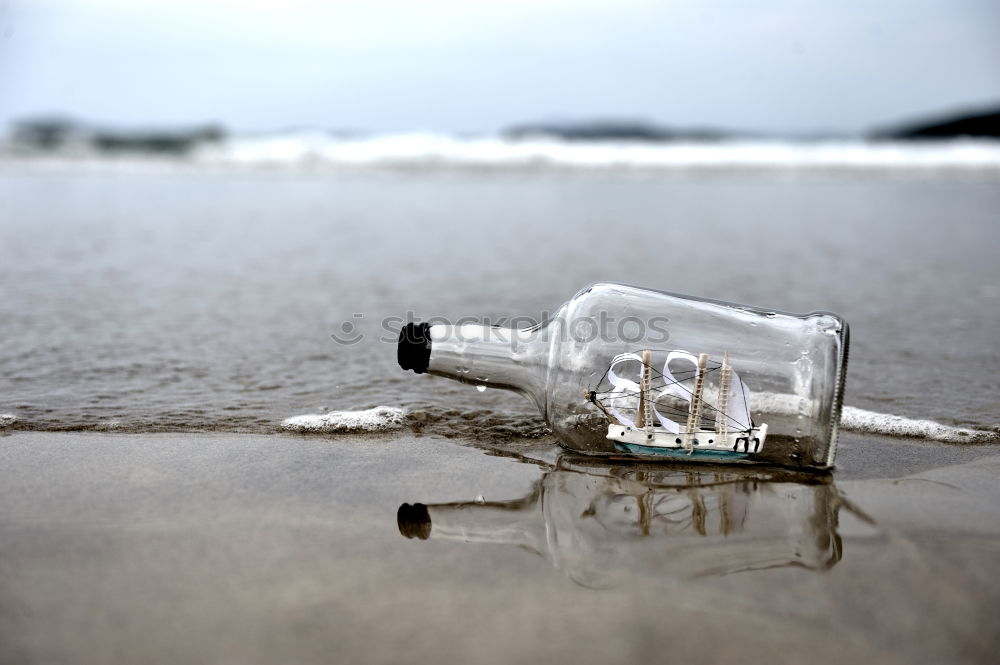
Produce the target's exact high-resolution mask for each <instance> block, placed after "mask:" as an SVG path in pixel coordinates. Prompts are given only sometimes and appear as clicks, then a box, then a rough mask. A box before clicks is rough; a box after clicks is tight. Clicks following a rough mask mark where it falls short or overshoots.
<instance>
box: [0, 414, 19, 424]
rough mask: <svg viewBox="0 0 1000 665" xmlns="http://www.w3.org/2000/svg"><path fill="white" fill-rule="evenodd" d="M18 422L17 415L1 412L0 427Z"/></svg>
mask: <svg viewBox="0 0 1000 665" xmlns="http://www.w3.org/2000/svg"><path fill="white" fill-rule="evenodd" d="M16 422H17V416H14V415H11V414H9V413H0V427H10V426H11V425H13V424H14V423H16Z"/></svg>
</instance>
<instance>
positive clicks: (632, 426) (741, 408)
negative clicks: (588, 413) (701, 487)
mask: <svg viewBox="0 0 1000 665" xmlns="http://www.w3.org/2000/svg"><path fill="white" fill-rule="evenodd" d="M629 363H632V364H634V363H639V364H640V371H639V377H638V378H639V381H638V383H636V382H635V381H632V380H630V379H627V378H625V377H624V376H621V375H619V374H617V373H616V372H615V369H616V368H618V367H619V366H621V365H625V364H629ZM671 363H674V364H675V367H676V365H677V364H678V363H684V364H688V365H690V366H691V369H689V370H686V371H683V372H680V371H678V372H676V375H675V374H673V373H671V370H670V365H671ZM605 382H606V383H607V384H610V386H611V387H610V389H608V390H600V388H601V387H603V386H604V385H605ZM586 398H587V399H588V400H589V401H590V402H592V403H593V404H594V405H595V406H597V408H598V409H600V410H601V412H602V413H604V415H605V416H606V417H607V419H608V434H607V436H608V438H609V439H611V440H612V441H614V442H615V447H616V448H618V449H619V450H620V451H622V452H629V453H633V454H641V455H686V456H692V457H723V458H727V457H728V458H737V459H738V458H745V457H747V456H748V455H751V454H754V453H759V452H760V451H761V450H762V449H763V447H764V439H765V438H766V437H767V425H765V424H761V425H759V426H758V425H756V424H754V422H753V419H752V418H751V417H750V408H749V394H748V391H747V388H746V385H744V383H743V381H742V380H741V379H740V377H739V376H738V375H737V374H736V372H735V371H734V370H733V368H732V367H731V366H730V365H729V354H728V352H727V353H724V354H723V356H722V361H721V362H715V361H712V360H711V359H710V358H709V356H708V354H705V353H702V354H699V355H698V356H695V355H694V354H692V353H688V352H687V351H679V350H675V351H670V352H668V353H667V357H666V360H665V361H664V363H663V371H662V373H661V372H657V371H656V370H655V369H654V368H653V364H652V352H651V351H649V350H645V351H643V352H642V354H641V355H639V354H637V353H623V354H621V355H618V356H615V358H614V359H613V360H612V361H611V365H610V366H609V367H608V371H607V372H606V373H605V377H604V378H603V379H602V381H601V385H599V386H598V390H590V391H587V392H586ZM684 403H686V404H684ZM678 421H683V422H678ZM706 421H708V422H707V423H706Z"/></svg>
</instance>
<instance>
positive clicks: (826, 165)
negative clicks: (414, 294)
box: [0, 108, 1000, 176]
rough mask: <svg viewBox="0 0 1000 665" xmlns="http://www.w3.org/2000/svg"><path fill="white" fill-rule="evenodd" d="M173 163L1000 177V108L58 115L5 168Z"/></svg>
mask: <svg viewBox="0 0 1000 665" xmlns="http://www.w3.org/2000/svg"><path fill="white" fill-rule="evenodd" d="M99 159H116V160H123V159H124V160H128V159H133V160H136V159H138V160H145V161H155V160H157V159H159V160H168V161H175V162H184V163H187V164H190V165H198V166H203V167H213V166H214V167H233V168H238V167H243V168H254V167H272V168H273V167H287V168H296V167H298V168H303V167H304V168H322V167H334V168H337V167H339V168H344V167H348V168H349V167H403V168H405V167H422V168H428V167H443V168H448V167H454V168H462V167H481V168H501V169H503V168H507V169H509V168H532V167H533V168H546V167H549V168H570V169H591V170H593V169H601V168H623V169H637V170H644V169H653V170H657V169H733V168H735V169H775V168H777V169H866V170H867V169H890V170H911V171H912V170H916V171H920V170H924V171H936V170H944V171H948V170H955V169H958V170H963V171H973V172H980V173H987V174H989V175H993V176H995V175H997V172H998V171H1000V109H998V108H982V109H979V110H977V111H971V112H962V113H954V114H950V115H940V116H937V117H936V118H933V119H928V118H924V119H923V120H910V121H906V122H900V123H896V124H894V125H882V126H879V127H878V128H875V129H872V130H871V131H869V132H866V133H863V134H859V135H850V134H843V135H833V134H828V135H813V136H781V135H778V134H763V133H753V132H741V131H736V130H726V129H714V128H700V129H679V128H671V127H667V126H663V125H658V124H654V123H649V122H641V121H630V120H592V121H577V122H539V123H530V124H519V125H512V126H510V127H507V128H505V129H503V130H501V131H499V132H496V133H493V134H480V135H474V134H447V133H432V132H410V133H365V132H337V131H323V130H317V129H302V130H289V131H277V132H270V133H264V132H258V133H252V134H251V133H233V132H231V131H228V130H226V129H225V128H224V127H223V126H221V125H213V124H207V125H194V126H190V127H166V126H163V127H145V128H143V127H126V126H115V125H110V124H100V123H89V122H84V121H80V120H75V119H71V118H69V117H61V116H57V115H52V116H39V117H35V118H28V119H22V120H19V121H16V122H14V123H12V125H11V126H10V128H9V130H8V132H7V133H6V135H5V136H4V137H3V138H2V139H0V160H4V161H10V160H15V161H18V162H23V161H25V160H27V161H30V162H34V163H36V164H37V163H39V162H41V163H45V162H48V163H53V162H56V163H59V162H64V163H73V162H77V163H79V162H87V161H91V162H92V161H94V160H99Z"/></svg>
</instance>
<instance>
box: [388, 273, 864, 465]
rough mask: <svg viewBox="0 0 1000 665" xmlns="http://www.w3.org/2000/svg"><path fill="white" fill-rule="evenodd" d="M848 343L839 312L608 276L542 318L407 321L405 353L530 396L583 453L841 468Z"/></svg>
mask: <svg viewBox="0 0 1000 665" xmlns="http://www.w3.org/2000/svg"><path fill="white" fill-rule="evenodd" d="M847 349H848V326H847V323H846V322H845V321H844V320H843V319H841V318H840V317H839V316H837V315H835V314H830V313H828V312H814V313H811V314H805V315H795V314H787V313H782V312H775V311H771V310H765V309H760V308H757V307H750V306H745V305H737V304H733V303H726V302H720V301H715V300H707V299H703V298H696V297H692V296H683V295H677V294H673V293H667V292H663V291H654V290H649V289H641V288H636V287H631V286H625V285H620V284H612V283H599V284H594V285H593V286H590V287H588V288H586V289H584V290H582V291H580V292H579V293H577V294H576V295H575V296H574V297H573V298H572V299H571V300H569V301H568V302H566V303H565V304H563V305H562V306H561V307H560V308H559V309H558V310H557V311H556V312H555V313H554V314H553V315H552V316H551V317H549V318H548V320H547V321H545V322H544V323H542V324H540V325H537V326H533V327H531V328H525V329H509V328H500V327H489V326H481V325H470V324H465V325H458V326H454V325H448V324H436V325H428V324H426V323H422V324H416V323H409V324H407V325H406V326H405V327H404V328H403V330H402V331H401V332H400V337H399V347H398V360H399V364H400V366H401V367H402V368H403V369H410V370H413V371H414V372H416V373H418V374H421V373H427V374H431V375H434V376H444V377H448V378H450V379H454V380H457V381H461V382H463V383H468V384H472V385H475V386H486V387H491V388H505V389H509V390H514V391H517V392H520V393H522V394H524V395H526V396H527V397H528V398H529V399H531V400H533V401H534V403H535V404H536V405H537V406H538V408H539V410H540V411H541V413H542V416H543V417H544V418H545V420H546V422H547V423H548V425H549V427H550V428H551V429H552V431H553V432H554V433H555V434H556V436H557V437H558V439H559V441H560V444H561V445H562V446H563V447H565V448H567V449H569V450H572V451H575V452H579V453H584V454H588V455H615V456H624V457H629V458H638V459H647V460H651V459H657V460H662V459H664V458H665V457H680V458H683V459H686V460H699V461H702V460H703V461H721V462H727V463H745V462H761V461H763V462H768V463H772V464H774V463H778V464H783V465H789V466H795V467H814V468H829V467H831V466H832V465H833V461H834V455H835V452H836V441H837V424H838V421H839V419H840V408H841V402H842V398H843V391H844V375H845V372H846V369H847Z"/></svg>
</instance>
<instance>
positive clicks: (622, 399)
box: [608, 353, 642, 427]
mask: <svg viewBox="0 0 1000 665" xmlns="http://www.w3.org/2000/svg"><path fill="white" fill-rule="evenodd" d="M630 360H635V361H636V362H638V363H639V365H640V367H641V366H642V358H640V357H639V355H638V354H636V353H622V354H621V355H617V356H615V357H614V359H613V360H612V361H611V366H610V367H609V368H608V381H609V382H610V383H611V385H612V386H614V388H613V389H612V390H611V392H610V393H609V394H608V411H610V412H611V414H612V415H613V416H614V417H615V418H617V419H618V422H620V423H621V424H623V425H627V426H629V427H635V421H634V420H633V419H632V418H629V417H628V416H626V415H625V414H623V413H622V412H621V410H620V409H619V407H621V408H628V409H635V404H636V403H637V402H638V400H639V384H638V383H636V382H635V381H630V380H629V379H624V378H622V377H620V376H618V375H617V374H615V367H616V366H617V365H620V364H622V363H624V362H628V361H630Z"/></svg>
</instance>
